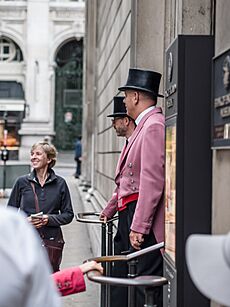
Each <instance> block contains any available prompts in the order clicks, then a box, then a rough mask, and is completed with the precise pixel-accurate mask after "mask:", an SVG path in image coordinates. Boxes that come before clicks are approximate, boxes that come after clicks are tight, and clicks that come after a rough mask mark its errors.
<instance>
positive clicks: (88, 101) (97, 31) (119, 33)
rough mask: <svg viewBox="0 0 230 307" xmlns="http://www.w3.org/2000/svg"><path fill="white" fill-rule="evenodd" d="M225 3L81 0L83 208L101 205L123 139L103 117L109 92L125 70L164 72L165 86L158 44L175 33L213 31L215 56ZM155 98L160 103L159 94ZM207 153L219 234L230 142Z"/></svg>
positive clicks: (227, 38)
mask: <svg viewBox="0 0 230 307" xmlns="http://www.w3.org/2000/svg"><path fill="white" fill-rule="evenodd" d="M229 8H230V3H229V1H227V0H220V1H219V0H218V1H215V0H196V1H194V0H172V1H168V0H166V1H158V0H128V1H127V0H119V1H114V0H100V1H97V2H96V1H87V5H86V53H85V72H86V73H85V79H84V84H85V86H84V95H85V96H84V103H85V105H84V112H83V148H84V154H83V177H84V180H85V184H87V185H88V186H90V187H91V188H90V190H89V196H88V200H91V203H89V202H87V204H86V209H87V208H89V207H90V206H91V207H92V208H94V209H95V210H99V211H100V210H101V209H102V208H103V207H104V206H105V204H106V201H107V200H108V199H109V198H110V196H111V194H112V191H113V189H114V181H113V178H114V172H115V167H116V163H117V159H118V156H119V153H120V150H121V148H122V145H123V143H124V140H123V139H122V138H118V137H117V136H116V134H115V132H114V130H113V128H112V126H111V123H110V121H109V119H108V118H107V117H106V116H107V114H110V113H111V111H112V108H113V96H115V95H117V94H120V93H119V92H118V87H119V86H121V85H123V84H124V83H125V82H126V79H127V74H128V69H129V68H130V67H139V68H146V69H153V70H156V71H159V72H161V73H163V80H162V81H161V88H160V90H161V92H164V84H165V71H166V63H165V51H166V49H167V48H168V47H169V45H170V44H171V43H172V41H173V40H174V39H175V38H176V37H177V36H178V35H179V34H189V35H196V34H199V35H213V36H214V39H215V51H214V52H215V56H218V55H219V54H221V53H222V52H223V51H224V50H227V49H229V48H230V32H229V30H228V29H229V26H230V25H229V23H230V21H229V18H228V9H229ZM158 104H159V105H162V106H163V108H164V100H159V102H158ZM210 104H211V102H210ZM210 131H211V127H210ZM210 149H211V148H210ZM212 153H213V163H212V164H213V165H212V166H213V168H212V174H213V176H212V177H213V180H212V181H213V183H212V232H213V233H226V232H228V231H229V224H230V207H229V199H230V189H229V188H228V184H229V182H230V163H229V161H230V148H229V146H227V147H224V148H218V149H217V148H212ZM194 192H195V191H194ZM197 197H199V196H197ZM95 249H96V247H95Z"/></svg>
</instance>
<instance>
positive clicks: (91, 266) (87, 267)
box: [79, 261, 103, 274]
mask: <svg viewBox="0 0 230 307" xmlns="http://www.w3.org/2000/svg"><path fill="white" fill-rule="evenodd" d="M79 268H80V269H81V271H82V273H83V274H85V273H88V272H89V271H93V270H97V271H99V272H100V273H101V274H103V267H102V266H101V264H100V263H97V262H96V261H89V262H85V263H83V264H81V265H79Z"/></svg>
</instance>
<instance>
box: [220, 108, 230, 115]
mask: <svg viewBox="0 0 230 307" xmlns="http://www.w3.org/2000/svg"><path fill="white" fill-rule="evenodd" d="M220 115H221V117H228V116H230V107H225V108H222V109H221V110H220Z"/></svg>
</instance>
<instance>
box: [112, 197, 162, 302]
mask: <svg viewBox="0 0 230 307" xmlns="http://www.w3.org/2000/svg"><path fill="white" fill-rule="evenodd" d="M135 208H136V201H133V202H131V203H129V204H128V206H127V208H126V209H125V210H123V211H120V212H119V213H118V215H119V219H118V230H117V233H116V236H115V238H114V254H115V255H120V254H121V253H122V252H123V251H128V250H130V251H136V250H134V249H133V248H132V247H131V245H130V241H129V233H130V227H131V224H132V219H133V215H134V212H135ZM156 243H157V242H156V239H155V237H154V234H153V233H150V234H149V235H145V236H144V242H143V244H142V246H141V248H142V249H143V248H146V247H148V246H151V245H153V244H156ZM127 274H128V265H127V263H126V262H114V265H113V267H112V276H114V277H127ZM137 274H138V275H158V276H162V274H163V258H162V255H161V252H160V251H159V250H158V251H154V252H152V253H149V254H147V255H143V256H140V257H139V258H138V263H137ZM154 297H155V300H156V304H157V306H158V307H162V306H163V290H162V288H155V293H154ZM126 306H128V289H127V288H126V287H117V286H116V287H114V286H113V287H111V302H110V307H126ZM143 306H144V287H136V306H132V307H143Z"/></svg>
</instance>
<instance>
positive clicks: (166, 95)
mask: <svg viewBox="0 0 230 307" xmlns="http://www.w3.org/2000/svg"><path fill="white" fill-rule="evenodd" d="M175 92H176V84H173V85H171V86H170V88H168V89H167V90H166V91H165V97H166V98H168V97H169V96H171V95H172V94H174V93H175Z"/></svg>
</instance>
